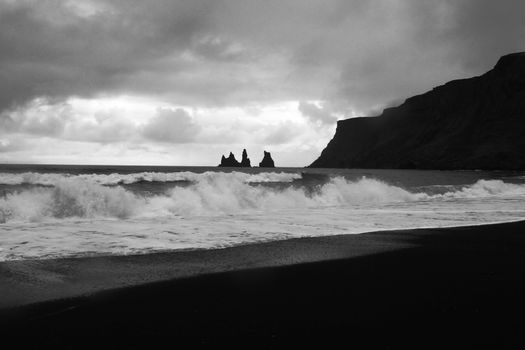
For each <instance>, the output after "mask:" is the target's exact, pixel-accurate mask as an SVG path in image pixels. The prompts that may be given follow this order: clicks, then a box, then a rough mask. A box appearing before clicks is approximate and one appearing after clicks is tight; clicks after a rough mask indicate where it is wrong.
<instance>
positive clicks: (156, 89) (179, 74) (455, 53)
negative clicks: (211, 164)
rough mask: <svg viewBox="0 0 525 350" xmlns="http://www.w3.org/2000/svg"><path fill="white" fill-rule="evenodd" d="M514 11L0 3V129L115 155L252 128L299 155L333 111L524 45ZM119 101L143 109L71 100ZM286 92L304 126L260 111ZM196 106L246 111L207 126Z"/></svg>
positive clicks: (335, 3) (240, 138)
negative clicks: (144, 106)
mask: <svg viewBox="0 0 525 350" xmlns="http://www.w3.org/2000/svg"><path fill="white" fill-rule="evenodd" d="M524 12H525V2H523V1H514V0H501V1H497V2H496V1H492V0H464V1H449V0H445V1H437V0H405V1H392V0H377V1H373V2H372V1H366V0H326V1H322V2H321V1H304V0H288V1H279V0H267V1H259V0H244V1H236V0H194V1H185V0H156V1H144V0H111V1H110V0H85V1H71V0H45V1H34V0H17V1H14V0H0V136H2V137H10V138H11V139H12V138H13V137H14V136H15V135H16V136H17V137H22V138H35V137H42V138H53V139H55V140H57V144H60V142H59V141H63V142H64V145H66V144H67V145H68V146H64V147H69V145H70V143H69V142H79V143H81V142H87V143H89V142H96V143H98V144H100V145H102V146H104V147H108V148H107V149H108V150H109V149H113V150H116V149H117V148H118V147H116V146H115V144H117V143H122V144H124V143H125V144H127V145H128V146H130V147H131V146H132V145H135V144H146V143H147V142H150V143H151V144H148V147H149V146H151V147H153V144H155V146H156V147H160V146H159V145H158V144H157V143H172V144H173V145H176V144H177V142H179V143H180V142H185V143H188V142H192V143H199V142H200V143H203V144H207V145H212V144H214V143H215V144H227V143H228V144H234V143H237V142H250V141H252V140H253V135H256V137H255V138H256V140H253V142H255V141H257V142H275V143H276V144H279V145H281V146H282V147H283V149H284V148H285V147H292V146H293V147H296V150H297V151H298V147H303V146H304V145H303V146H301V145H299V143H296V142H298V140H301V141H302V142H303V141H304V142H309V145H307V146H309V147H314V146H312V144H313V142H314V141H312V140H314V139H316V141H315V142H321V141H317V140H318V138H316V135H317V134H316V132H317V133H318V132H321V131H319V130H320V129H323V131H322V132H324V130H325V129H326V130H328V129H329V128H330V126H331V125H333V124H334V121H335V120H336V119H337V118H345V117H352V116H356V115H370V114H371V113H372V112H373V113H372V114H375V112H376V111H380V110H381V108H383V107H384V106H385V105H389V104H390V103H391V101H402V100H404V99H405V98H407V97H409V96H411V95H414V94H418V93H422V92H424V91H426V90H428V89H430V88H432V87H434V86H436V85H438V84H442V83H444V82H446V81H448V80H452V79H456V78H462V77H467V76H472V75H478V74H481V73H483V72H485V71H486V70H488V69H490V68H491V67H492V66H493V65H494V64H495V62H496V61H497V59H498V57H499V56H501V55H503V54H506V53H509V52H513V51H523V50H525V46H524V44H523V37H525V21H523V19H522V14H523V13H524ZM120 96H127V97H129V98H131V99H138V100H148V101H150V102H151V105H150V109H151V111H150V112H148V113H146V114H145V115H144V116H137V115H136V114H137V113H135V114H133V113H123V112H118V111H117V112H115V113H113V111H110V112H107V111H101V113H105V115H106V117H105V118H102V119H100V118H98V119H97V117H96V115H95V114H94V113H91V114H89V113H83V114H82V113H80V114H79V111H78V110H77V109H76V108H72V107H71V104H70V101H71V100H75V99H82V100H89V101H93V103H94V104H96V102H97V101H100V100H104V99H112V98H114V99H116V98H117V97H120ZM285 101H294V103H295V104H297V101H302V102H301V103H300V104H299V111H300V112H301V114H302V115H303V117H304V118H303V119H306V120H308V121H309V123H305V125H303V124H301V121H298V120H295V122H297V125H299V124H300V127H298V128H296V126H297V125H294V126H293V127H292V126H290V127H289V126H287V125H286V124H279V122H281V121H283V120H286V118H285V117H282V118H281V116H282V114H279V118H281V119H282V120H271V121H268V120H265V119H264V118H267V115H268V113H267V107H268V106H273V105H277V104H279V103H283V102H285ZM312 101H323V103H322V104H320V103H317V102H316V103H313V102H312ZM28 106H29V107H28ZM158 106H164V107H169V108H170V110H171V112H159V115H156V114H155V113H156V112H155V108H157V107H158ZM295 106H296V105H295ZM179 107H183V108H185V110H186V111H190V110H191V111H192V114H191V116H190V117H189V115H188V113H187V112H175V111H176V109H177V108H179ZM294 108H295V107H294ZM117 109H118V108H117ZM203 109H206V110H213V109H218V110H219V109H221V110H228V111H231V110H233V109H244V110H245V111H247V112H246V113H244V114H242V115H237V114H236V115H231V116H230V115H226V116H224V118H222V117H221V118H222V119H221V123H219V122H215V123H213V122H212V121H213V118H212V117H210V118H208V119H206V120H205V121H201V116H200V115H199V114H198V113H196V112H195V110H203ZM258 110H266V112H264V113H261V115H257V114H258V113H259V112H258ZM164 114H171V115H172V117H168V116H164ZM176 114H177V115H178V117H177V116H175V115H176ZM152 117H153V119H152V120H151V122H148V120H149V118H152ZM336 117H337V118H336ZM188 118H189V119H188ZM258 118H259V119H260V121H259V122H258V121H257V119H258ZM172 123H174V124H172ZM210 125H213V127H211V126H210ZM275 125H281V126H282V128H276V127H275ZM319 126H323V128H319ZM232 127H234V128H236V129H235V130H234V132H232V131H231V130H230V129H231V128H232ZM174 130H175V131H174ZM177 130H186V131H188V132H187V133H183V132H179V131H177ZM298 130H300V132H302V133H305V134H307V135H308V136H309V137H310V139H308V138H304V139H302V138H301V137H300V136H297V135H298V133H299V131H298ZM294 134H295V135H296V136H293V135H294ZM323 135H324V134H323ZM328 137H329V135H328ZM288 139H289V140H288ZM287 140H288V141H287ZM281 142H282V143H281ZM322 142H324V139H323V140H322ZM33 144H36V143H28V145H33ZM98 146H99V145H97V147H98ZM102 146H101V147H102ZM112 147H113V148H112ZM163 147H168V146H163ZM173 147H174V146H173ZM305 147H306V146H305ZM314 148H315V149H317V148H318V145H317V144H316V145H315V147H314ZM314 148H310V149H314ZM151 149H153V148H151ZM155 149H156V150H158V149H160V148H155ZM202 149H205V147H204V148H202ZM286 149H287V150H288V152H289V154H293V150H292V149H291V148H286ZM35 152H36V150H35ZM108 152H109V151H108ZM119 152H120V151H119ZM159 152H160V151H159ZM167 152H168V153H169V152H171V150H168V151H167ZM100 154H104V157H105V158H104V159H107V158H106V157H109V156H108V154H107V153H105V152H103V151H101V152H100ZM159 157H160V155H159ZM203 159H204V158H203ZM289 159H293V157H291V156H290V158H289ZM306 163H307V161H305V164H306Z"/></svg>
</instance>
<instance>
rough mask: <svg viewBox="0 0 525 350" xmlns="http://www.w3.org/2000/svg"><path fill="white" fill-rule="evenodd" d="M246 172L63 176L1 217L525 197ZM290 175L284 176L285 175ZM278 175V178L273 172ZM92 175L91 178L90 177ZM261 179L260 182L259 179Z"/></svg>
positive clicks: (498, 189) (1, 204)
mask: <svg viewBox="0 0 525 350" xmlns="http://www.w3.org/2000/svg"><path fill="white" fill-rule="evenodd" d="M268 174H271V173H261V174H256V175H257V176H258V177H255V175H250V174H244V173H216V172H210V173H204V174H197V175H199V176H196V177H194V179H195V182H194V183H192V184H191V185H189V186H186V187H174V188H171V189H170V190H168V191H167V192H166V193H164V194H161V195H154V196H149V197H145V196H141V195H139V194H136V193H133V192H131V191H129V190H127V189H125V188H123V187H121V186H114V187H107V186H103V185H101V184H100V183H97V182H95V181H90V180H87V179H85V178H82V177H81V176H74V177H70V178H62V179H60V181H55V182H54V183H53V187H50V188H31V189H27V190H24V191H21V192H14V193H10V194H5V195H4V197H3V198H0V220H1V221H4V222H6V221H17V222H18V221H22V222H28V221H40V220H44V219H64V218H99V217H101V218H107V217H110V218H120V219H125V218H130V217H157V216H170V215H171V216H172V215H182V216H184V215H215V214H224V213H229V214H237V213H242V212H244V211H247V210H281V209H295V208H320V207H329V206H352V205H354V206H360V205H370V204H372V205H373V204H383V203H396V202H414V201H428V200H451V199H462V198H467V199H468V198H483V197H494V196H496V197H513V196H522V197H523V196H525V185H516V184H508V183H504V182H503V181H500V180H480V181H478V182H476V183H475V184H473V185H470V186H464V187H462V188H459V189H457V190H455V191H450V192H447V193H444V194H439V195H431V194H427V193H424V192H416V193H414V192H410V191H408V190H406V189H403V188H401V187H397V186H393V185H389V184H387V183H385V182H382V181H379V180H375V179H369V178H361V179H360V180H357V181H349V180H346V179H344V178H342V177H334V178H331V179H330V180H329V181H328V182H326V183H324V184H319V185H318V186H317V187H316V188H314V189H313V190H311V189H307V188H306V187H297V186H288V187H285V188H272V187H268V186H263V185H253V184H250V183H249V182H248V181H247V180H250V179H251V180H253V179H254V178H255V179H258V181H259V182H263V181H264V180H268V179H272V180H275V179H277V178H278V177H279V176H281V175H275V174H273V175H268ZM288 175H290V174H286V175H285V176H283V177H284V178H286V179H289V177H287V176H288ZM276 176H277V177H276ZM91 180H92V179H91ZM261 180H263V181H261Z"/></svg>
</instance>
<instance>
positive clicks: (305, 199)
mask: <svg viewBox="0 0 525 350" xmlns="http://www.w3.org/2000/svg"><path fill="white" fill-rule="evenodd" d="M522 219H525V172H503V171H501V172H500V171H492V172H486V171H419V170H368V169H367V170H359V169H305V168H274V169H260V168H235V169H228V168H216V167H167V166H164V167H159V166H77V165H71V166H69V165H0V261H6V260H21V259H47V258H56V257H77V256H94V255H126V254H144V253H151V252H159V251H171V250H187V249H210V248H223V247H229V246H233V245H239V244H247V243H255V242H265V241H272V240H282V239H288V238H296V237H312V236H326V235H339V234H358V233H364V232H370V231H380V230H395V229H413V228H426V227H451V226H464V225H479V224H486V223H496V222H509V221H516V220H522Z"/></svg>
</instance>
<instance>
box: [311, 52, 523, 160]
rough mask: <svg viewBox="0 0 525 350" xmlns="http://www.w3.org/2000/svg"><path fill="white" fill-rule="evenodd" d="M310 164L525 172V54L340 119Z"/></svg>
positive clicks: (507, 58) (516, 54)
mask: <svg viewBox="0 0 525 350" xmlns="http://www.w3.org/2000/svg"><path fill="white" fill-rule="evenodd" d="M310 166H311V167H323V168H417V169H487V170H493V169H507V170H517V169H525V52H521V53H514V54H510V55H506V56H503V57H501V58H500V59H499V61H498V63H497V64H496V66H495V67H494V68H493V69H492V70H490V71H489V72H487V73H485V74H483V75H481V76H478V77H474V78H469V79H461V80H454V81H451V82H448V83H446V84H444V85H442V86H439V87H436V88H434V89H433V90H431V91H429V92H427V93H424V94H422V95H418V96H414V97H411V98H408V99H407V100H406V101H405V102H404V103H403V104H402V105H400V106H398V107H395V108H388V109H385V110H384V111H383V113H382V114H381V115H380V116H377V117H366V118H352V119H347V120H341V121H339V122H338V123H337V130H336V133H335V136H334V137H333V139H332V140H331V141H330V142H329V143H328V145H327V146H326V148H325V149H324V150H323V152H322V153H321V156H320V157H319V158H318V159H317V160H316V161H314V162H313V163H312V164H311V165H310Z"/></svg>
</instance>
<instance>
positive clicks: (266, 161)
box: [259, 151, 275, 168]
mask: <svg viewBox="0 0 525 350" xmlns="http://www.w3.org/2000/svg"><path fill="white" fill-rule="evenodd" d="M259 167H260V168H275V164H274V163H273V159H272V155H271V154H270V152H266V151H264V157H263V160H261V162H260V163H259Z"/></svg>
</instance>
